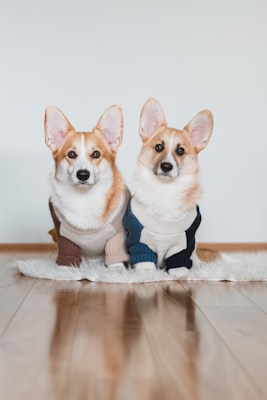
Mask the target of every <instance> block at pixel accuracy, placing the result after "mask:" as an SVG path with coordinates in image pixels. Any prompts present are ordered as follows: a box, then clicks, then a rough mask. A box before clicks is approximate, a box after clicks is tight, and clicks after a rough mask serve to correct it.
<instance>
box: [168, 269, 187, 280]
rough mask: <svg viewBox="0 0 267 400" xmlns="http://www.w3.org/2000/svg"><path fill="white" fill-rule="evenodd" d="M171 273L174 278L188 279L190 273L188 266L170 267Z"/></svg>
mask: <svg viewBox="0 0 267 400" xmlns="http://www.w3.org/2000/svg"><path fill="white" fill-rule="evenodd" d="M168 272H169V275H170V276H171V277H172V278H173V279H181V280H183V279H186V278H187V277H188V274H189V269H188V268H186V267H178V268H171V269H169V271H168Z"/></svg>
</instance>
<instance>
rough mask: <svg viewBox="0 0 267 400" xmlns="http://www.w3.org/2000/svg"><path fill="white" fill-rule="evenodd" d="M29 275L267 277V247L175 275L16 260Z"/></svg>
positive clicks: (115, 279)
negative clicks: (184, 273) (263, 249)
mask: <svg viewBox="0 0 267 400" xmlns="http://www.w3.org/2000/svg"><path fill="white" fill-rule="evenodd" d="M15 264H16V266H17V267H18V269H19V271H20V272H21V273H22V274H23V275H26V276H30V277H34V278H42V279H55V280H76V281H77V280H82V279H87V280H89V281H94V282H112V283H138V282H156V281H166V280H177V279H187V280H207V281H267V251H260V252H256V253H246V252H245V253H222V255H221V258H220V259H219V260H217V261H213V262H210V263H208V264H205V263H199V264H198V265H194V266H193V267H192V269H191V270H190V271H189V273H188V275H187V276H186V277H182V278H181V277H179V276H178V275H177V276H171V275H170V274H168V273H167V272H164V271H156V270H146V271H135V270H134V269H132V268H130V269H126V268H124V267H114V268H106V267H105V266H104V265H103V264H102V263H101V262H99V261H97V260H95V261H92V260H90V261H89V260H86V259H84V260H83V262H82V264H81V266H80V268H73V267H63V266H62V267H61V266H60V267H59V266H57V265H56V263H55V256H53V257H52V256H50V257H46V258H42V259H30V260H16V261H15Z"/></svg>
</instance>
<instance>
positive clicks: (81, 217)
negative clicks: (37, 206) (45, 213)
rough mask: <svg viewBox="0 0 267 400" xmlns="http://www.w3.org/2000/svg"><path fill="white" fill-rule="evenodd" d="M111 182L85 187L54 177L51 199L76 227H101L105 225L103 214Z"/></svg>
mask: <svg viewBox="0 0 267 400" xmlns="http://www.w3.org/2000/svg"><path fill="white" fill-rule="evenodd" d="M111 182H112V181H111ZM111 182H104V183H102V184H96V185H92V186H91V187H89V188H88V187H87V188H83V187H72V186H69V185H66V184H64V183H62V182H58V181H56V180H55V179H53V180H52V190H51V201H52V203H53V205H54V207H55V209H56V210H58V211H59V212H60V214H61V215H62V216H63V218H64V219H65V220H66V221H67V222H68V224H70V225H71V226H73V227H74V228H76V229H79V230H82V231H86V230H94V229H99V228H101V227H102V225H103V221H102V216H103V213H104V210H105V205H106V197H107V193H108V191H109V190H110V187H111Z"/></svg>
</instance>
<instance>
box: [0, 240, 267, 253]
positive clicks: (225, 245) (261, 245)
mask: <svg viewBox="0 0 267 400" xmlns="http://www.w3.org/2000/svg"><path fill="white" fill-rule="evenodd" d="M198 248H200V249H210V250H217V251H225V252H235V251H263V250H267V242H244V243H242V242H240V243H237V242H231V243H230V242H221V243H213V242H207V243H203V242H201V243H198ZM56 249H57V245H56V244H55V243H0V252H50V251H56Z"/></svg>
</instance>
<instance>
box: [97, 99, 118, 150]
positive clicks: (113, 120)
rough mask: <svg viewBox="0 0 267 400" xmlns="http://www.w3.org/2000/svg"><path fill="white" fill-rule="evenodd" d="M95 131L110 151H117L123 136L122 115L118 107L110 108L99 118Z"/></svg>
mask: <svg viewBox="0 0 267 400" xmlns="http://www.w3.org/2000/svg"><path fill="white" fill-rule="evenodd" d="M96 129H98V130H100V131H101V132H102V134H103V135H104V138H105V140H106V142H107V144H108V145H109V147H110V148H111V149H112V150H115V151H116V150H117V149H118V147H119V146H120V144H121V141H122V135H123V113H122V109H121V107H120V106H117V105H113V106H110V107H109V108H108V109H107V110H106V111H105V112H104V114H103V115H102V116H101V117H100V118H99V120H98V123H97V125H96Z"/></svg>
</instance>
